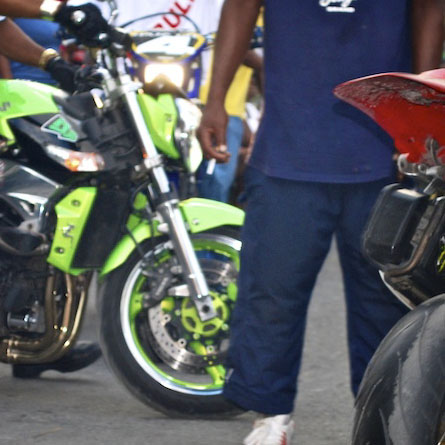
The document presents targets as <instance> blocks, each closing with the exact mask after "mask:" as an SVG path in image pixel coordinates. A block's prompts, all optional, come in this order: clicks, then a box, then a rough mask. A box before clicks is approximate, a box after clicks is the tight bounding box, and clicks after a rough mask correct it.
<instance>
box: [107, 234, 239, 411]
mask: <svg viewBox="0 0 445 445" xmlns="http://www.w3.org/2000/svg"><path fill="white" fill-rule="evenodd" d="M206 234H210V236H217V237H218V236H219V237H223V239H232V240H236V241H237V242H239V230H238V229H236V228H233V227H222V228H217V229H213V230H210V231H208V232H204V233H201V234H199V235H198V236H200V237H205V236H206ZM191 238H192V242H193V240H194V239H195V238H196V236H193V235H192V237H191ZM165 240H166V239H165V238H160V239H158V240H156V243H157V245H159V243H162V242H165ZM140 247H141V248H142V250H144V251H145V252H147V251H149V250H150V249H153V241H150V240H149V241H146V242H144V243H143V244H142V245H141V246H140ZM140 259H141V257H140V254H139V253H138V251H136V250H135V251H134V252H133V253H132V254H131V256H130V257H129V258H128V260H127V261H126V262H125V263H124V264H123V265H122V266H120V267H119V268H117V269H116V270H114V271H113V272H111V273H110V274H109V275H108V277H107V279H106V282H105V284H104V285H103V286H102V288H101V291H100V297H99V298H100V303H99V310H100V317H101V327H100V341H101V346H102V348H103V353H104V357H105V360H106V362H107V363H108V365H109V366H110V368H111V369H112V371H113V372H114V373H115V375H117V377H118V379H119V380H120V381H121V382H122V383H123V384H124V385H125V386H126V387H127V389H128V390H129V391H130V392H131V393H132V394H133V395H134V396H136V397H137V398H138V399H139V400H140V401H142V402H143V403H144V404H146V405H148V406H150V407H152V408H154V409H156V410H158V411H160V412H162V413H164V414H166V415H168V416H169V417H176V418H195V419H196V418H206V419H221V418H226V417H232V416H235V415H238V414H241V413H242V412H243V411H242V410H241V409H240V408H239V407H237V406H235V405H234V404H232V403H230V402H229V401H228V400H226V399H225V398H224V397H223V396H222V394H221V392H222V391H220V392H219V393H218V394H211V395H196V394H187V393H184V392H181V391H177V390H174V389H171V388H168V387H165V385H163V384H161V383H160V382H159V381H158V380H156V378H153V376H151V375H149V374H148V373H147V372H146V371H145V370H144V369H143V368H142V367H141V366H140V364H139V363H138V362H137V359H135V356H134V352H133V354H132V353H131V350H130V349H131V348H129V345H128V340H127V341H126V340H125V337H124V334H123V328H122V324H123V323H122V316H121V314H120V311H121V295H123V292H124V287H125V283H126V281H127V280H128V277H129V274H131V271H132V270H134V269H135V268H136V267H137V264H138V262H140ZM145 354H147V356H149V357H150V360H151V361H152V362H153V363H155V365H158V364H159V363H162V359H161V358H160V357H159V356H158V355H157V354H156V352H155V351H154V349H153V348H152V347H151V346H150V345H149V344H147V345H145Z"/></svg>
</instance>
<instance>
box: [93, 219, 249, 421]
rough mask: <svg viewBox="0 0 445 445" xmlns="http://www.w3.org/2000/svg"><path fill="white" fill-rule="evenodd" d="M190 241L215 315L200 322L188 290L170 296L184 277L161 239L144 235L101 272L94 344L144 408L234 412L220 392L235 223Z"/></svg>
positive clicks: (235, 256)
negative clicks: (122, 258) (136, 245)
mask: <svg viewBox="0 0 445 445" xmlns="http://www.w3.org/2000/svg"><path fill="white" fill-rule="evenodd" d="M191 240H192V244H193V246H194V249H195V252H196V255H197V257H198V260H199V262H200V265H201V267H202V269H203V272H204V275H205V277H206V280H207V284H208V286H209V290H210V295H211V298H212V301H213V305H214V308H215V310H216V312H217V314H218V315H217V317H215V318H213V319H211V320H209V321H202V320H201V319H200V317H199V315H198V312H197V310H196V308H195V305H194V303H193V301H192V300H191V299H190V298H189V297H185V296H184V295H182V296H172V295H171V294H172V292H171V289H172V288H176V289H181V287H182V289H184V286H183V285H184V284H185V282H184V281H183V279H182V275H181V273H180V267H179V265H178V262H177V261H176V258H175V255H174V254H173V252H172V250H171V245H170V243H169V241H168V239H167V238H159V239H154V240H148V241H146V242H144V243H143V244H142V245H141V246H140V248H139V249H136V250H135V251H134V252H133V253H132V255H131V256H130V257H129V258H128V260H127V261H126V263H125V264H123V265H122V266H120V267H119V268H118V269H116V270H114V271H113V272H111V273H110V274H109V275H108V276H107V278H106V281H105V283H104V285H103V287H102V292H101V304H100V312H101V329H100V338H101V345H102V347H103V352H104V356H105V359H106V361H107V362H108V364H109V365H110V367H111V368H112V370H113V371H114V373H115V374H116V375H117V377H118V378H119V380H121V381H122V382H123V383H124V384H125V386H126V387H127V388H128V389H129V390H130V391H131V393H132V394H134V395H135V396H136V397H137V398H138V399H140V400H141V401H142V402H143V403H145V404H147V405H149V406H150V407H152V408H155V409H157V410H158V411H161V412H163V413H165V414H167V415H169V416H173V417H201V418H221V417H225V416H231V415H236V414H239V413H240V412H241V411H240V409H239V408H237V407H235V406H234V405H233V404H231V403H230V402H228V401H227V400H225V399H224V398H223V396H222V387H223V383H224V376H225V368H224V365H223V362H224V357H225V354H226V352H227V347H228V341H229V326H230V319H231V314H232V310H233V306H234V304H235V300H236V293H237V285H236V280H237V275H238V270H239V252H240V249H241V241H240V239H239V230H237V229H234V228H232V227H223V228H218V229H213V230H210V231H207V232H203V233H199V234H195V235H192V236H191ZM141 252H143V253H144V256H143V257H142V255H141ZM163 282H167V283H169V284H168V286H167V287H168V289H167V288H165V286H164V287H162V286H163V284H162V283H163ZM164 288H165V289H166V290H165V293H163V294H161V295H159V293H160V292H159V289H164ZM167 291H168V294H167ZM178 293H179V294H180V293H181V292H178Z"/></svg>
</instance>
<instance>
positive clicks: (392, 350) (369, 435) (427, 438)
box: [352, 295, 445, 445]
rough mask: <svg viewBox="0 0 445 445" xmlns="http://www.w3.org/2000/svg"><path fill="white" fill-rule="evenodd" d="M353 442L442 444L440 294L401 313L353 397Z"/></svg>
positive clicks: (444, 352)
mask: <svg viewBox="0 0 445 445" xmlns="http://www.w3.org/2000/svg"><path fill="white" fill-rule="evenodd" d="M352 444H353V445H445V295H440V296H437V297H435V298H432V299H431V300H428V301H427V302H425V303H423V304H421V305H420V306H418V307H417V308H416V309H414V310H413V311H411V312H409V313H408V314H407V315H406V316H405V317H403V318H402V319H401V320H400V321H399V322H398V323H397V324H396V325H395V326H394V328H393V329H392V330H391V331H390V332H389V333H388V335H387V336H386V337H385V339H384V340H383V342H382V343H381V345H380V346H379V347H378V348H377V351H376V352H375V354H374V356H373V358H372V360H371V362H370V363H369V366H368V368H367V370H366V373H365V375H364V377H363V381H362V384H361V386H360V389H359V393H358V396H357V400H356V414H355V420H354V431H353V440H352Z"/></svg>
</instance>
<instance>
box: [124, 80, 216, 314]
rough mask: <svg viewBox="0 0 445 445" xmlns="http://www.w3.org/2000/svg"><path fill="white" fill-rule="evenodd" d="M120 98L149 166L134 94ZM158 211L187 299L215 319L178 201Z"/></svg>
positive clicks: (155, 169)
mask: <svg viewBox="0 0 445 445" xmlns="http://www.w3.org/2000/svg"><path fill="white" fill-rule="evenodd" d="M125 76H126V75H121V81H122V83H123V84H125V83H126V82H125V80H126V79H125ZM123 97H124V100H125V102H126V104H127V106H128V109H129V111H130V115H131V117H132V119H133V123H134V124H135V127H136V129H137V132H138V134H139V138H140V141H141V143H142V150H143V153H144V158H145V159H146V160H147V161H148V162H147V164H148V165H149V164H150V159H155V158H156V157H157V156H159V154H158V152H157V150H156V147H155V145H154V143H153V140H152V138H151V136H150V133H149V131H148V129H147V124H146V122H145V119H144V116H143V114H142V112H141V109H140V107H139V103H138V101H137V94H136V92H135V91H125V92H124V93H123ZM150 170H151V172H152V174H153V178H154V181H155V183H156V185H157V187H158V189H159V191H160V193H161V194H166V195H168V194H169V193H170V192H171V189H170V184H169V181H168V178H167V174H166V173H165V170H164V167H163V166H162V164H161V165H159V166H151V167H150ZM158 211H159V213H160V214H161V216H162V218H163V220H164V222H165V223H167V226H168V230H169V235H170V238H171V241H172V243H173V248H174V250H175V253H176V255H177V257H178V260H179V263H180V265H181V267H182V271H183V274H184V277H185V280H186V282H187V285H188V288H189V291H190V296H191V298H192V299H193V300H194V303H195V305H196V309H197V310H198V313H199V316H200V318H201V320H202V321H206V320H209V319H211V318H214V317H215V316H216V315H217V314H216V312H215V310H214V308H213V304H212V299H211V297H210V293H209V288H208V286H207V282H206V279H205V277H204V274H203V272H202V269H201V266H200V264H199V262H198V259H197V257H196V254H195V250H194V248H193V245H192V242H191V241H190V236H189V234H188V232H187V228H186V226H185V223H184V220H183V218H182V215H181V212H180V210H179V207H178V200H177V199H168V200H166V201H164V202H162V203H161V204H160V205H159V206H158Z"/></svg>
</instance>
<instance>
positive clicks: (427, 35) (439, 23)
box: [412, 0, 445, 73]
mask: <svg viewBox="0 0 445 445" xmlns="http://www.w3.org/2000/svg"><path fill="white" fill-rule="evenodd" d="M444 4H445V2H444V1H443V0H412V29H413V71H414V72H416V73H420V72H422V71H426V70H431V69H434V68H438V67H439V66H440V62H441V60H442V49H443V42H444V38H445V32H444V18H445V15H444V7H445V6H444Z"/></svg>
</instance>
